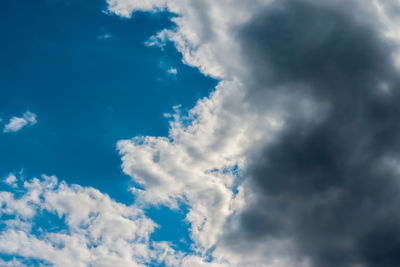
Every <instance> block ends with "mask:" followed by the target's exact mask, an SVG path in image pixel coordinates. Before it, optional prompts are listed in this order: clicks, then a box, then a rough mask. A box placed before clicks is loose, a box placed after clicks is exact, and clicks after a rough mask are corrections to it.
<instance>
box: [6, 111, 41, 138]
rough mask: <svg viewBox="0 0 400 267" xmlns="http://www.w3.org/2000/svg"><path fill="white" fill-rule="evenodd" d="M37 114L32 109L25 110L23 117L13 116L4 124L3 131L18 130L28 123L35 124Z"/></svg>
mask: <svg viewBox="0 0 400 267" xmlns="http://www.w3.org/2000/svg"><path fill="white" fill-rule="evenodd" d="M36 118H37V115H36V114H35V113H32V112H30V111H27V112H25V113H24V114H23V115H22V117H15V116H14V117H12V118H11V119H10V121H9V122H8V123H7V124H6V125H5V126H4V129H3V132H5V133H9V132H18V131H19V130H21V129H22V128H24V127H25V126H28V125H35V124H36V123H37V119H36Z"/></svg>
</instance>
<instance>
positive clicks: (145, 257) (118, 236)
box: [0, 175, 203, 267]
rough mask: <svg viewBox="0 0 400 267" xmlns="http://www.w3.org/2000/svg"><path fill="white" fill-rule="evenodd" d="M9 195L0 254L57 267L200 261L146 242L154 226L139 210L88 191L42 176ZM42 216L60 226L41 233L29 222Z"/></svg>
mask: <svg viewBox="0 0 400 267" xmlns="http://www.w3.org/2000/svg"><path fill="white" fill-rule="evenodd" d="M15 192H18V194H15V193H12V192H0V206H1V210H0V215H1V216H2V215H4V214H7V215H8V216H7V217H6V218H5V217H3V218H2V224H3V225H4V226H5V227H3V228H2V230H0V253H3V254H8V255H15V256H19V257H22V258H25V259H35V260H40V261H44V262H45V263H49V264H52V265H54V266H63V267H67V266H121V267H123V266H147V265H148V264H149V263H151V262H159V263H165V264H166V266H186V263H185V262H191V261H193V260H196V261H198V262H202V261H203V260H202V259H201V257H198V256H194V255H192V256H190V257H189V258H187V259H186V256H185V255H184V254H183V253H179V252H176V251H175V250H174V249H172V248H171V246H170V245H169V244H168V243H166V242H153V241H151V240H150V234H151V233H152V232H153V231H154V229H155V227H156V224H155V223H154V222H153V221H152V220H150V219H149V218H147V217H146V216H145V215H144V213H143V211H142V210H141V209H140V208H138V207H136V206H126V205H123V204H120V203H117V202H115V201H114V200H112V199H110V197H108V196H107V195H105V194H102V193H101V192H99V191H97V190H95V189H93V188H88V187H86V188H85V187H80V186H78V185H71V186H69V185H67V184H66V183H65V182H58V180H57V178H56V177H54V176H46V175H43V177H42V178H41V179H37V178H34V179H32V180H30V181H25V182H24V184H23V187H21V188H17V189H16V191H15ZM21 192H23V193H22V194H21ZM43 212H47V213H49V214H50V216H49V215H46V216H47V217H46V218H48V219H51V216H54V217H58V218H60V219H62V221H63V223H64V224H65V225H64V226H62V227H61V228H57V227H56V225H54V226H55V228H54V229H41V228H40V226H41V225H40V224H39V225H36V223H35V219H36V218H37V217H38V216H42V215H41V214H42V213H43ZM33 230H35V232H34V231H33ZM38 233H39V234H38ZM15 263H16V262H15ZM4 264H11V262H9V263H4ZM16 264H17V263H16ZM5 266H7V265H5Z"/></svg>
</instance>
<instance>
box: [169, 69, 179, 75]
mask: <svg viewBox="0 0 400 267" xmlns="http://www.w3.org/2000/svg"><path fill="white" fill-rule="evenodd" d="M167 73H168V74H171V75H177V74H178V70H177V69H176V68H169V69H168V70H167Z"/></svg>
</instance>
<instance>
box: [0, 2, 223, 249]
mask: <svg viewBox="0 0 400 267" xmlns="http://www.w3.org/2000/svg"><path fill="white" fill-rule="evenodd" d="M0 6H1V7H0V10H1V16H0V27H1V32H2V40H3V41H2V42H1V43H0V58H1V59H2V60H1V62H0V72H1V75H0V88H1V98H0V106H1V111H0V115H1V116H0V117H1V118H2V119H3V125H4V124H5V122H6V121H7V120H8V119H9V118H10V117H12V116H21V115H22V114H23V113H24V112H26V111H27V110H29V111H31V112H34V113H35V114H37V116H38V123H37V124H36V125H34V126H32V127H26V128H24V129H22V130H20V131H18V132H14V133H1V134H0V135H1V138H0V150H1V153H2V155H3V156H2V157H1V158H2V160H1V161H0V174H1V176H2V177H6V176H7V175H8V173H10V172H13V173H19V172H20V171H21V170H22V171H23V175H24V176H25V177H32V176H39V175H40V174H42V173H46V174H56V175H57V176H58V177H59V178H60V179H63V180H65V181H66V182H68V183H78V184H80V185H82V186H91V187H95V188H97V189H99V190H100V191H102V192H104V193H107V194H109V195H110V196H111V197H112V198H113V199H115V200H117V201H120V202H123V203H126V204H131V203H132V201H133V195H132V194H131V193H130V192H129V191H128V189H129V185H130V184H131V180H130V178H129V177H128V176H126V175H124V174H123V173H122V171H121V167H120V165H121V160H120V157H119V156H118V153H117V151H116V142H117V141H118V140H120V139H129V138H132V137H134V136H140V135H154V136H158V135H166V134H167V133H168V119H167V118H165V117H164V115H163V114H164V113H171V112H172V111H173V110H172V107H173V106H175V105H182V106H183V110H185V108H186V107H191V106H193V105H194V104H195V102H196V100H197V99H199V98H200V97H203V96H205V95H207V94H208V93H209V92H210V91H211V90H212V89H213V88H214V86H215V84H216V82H215V80H213V79H211V78H207V77H205V76H204V75H202V74H200V72H199V71H198V70H197V69H195V68H192V67H189V66H187V65H184V64H183V63H182V62H181V61H182V59H181V55H180V54H179V53H178V52H177V51H176V49H175V48H174V47H173V45H171V44H169V45H167V46H166V47H165V48H164V49H162V50H161V49H159V48H154V47H147V46H145V45H144V43H145V42H146V41H147V40H148V38H149V37H150V36H151V35H153V34H155V33H156V32H157V31H159V30H161V29H162V28H170V27H173V26H174V25H173V24H172V23H171V22H170V20H169V18H170V17H171V16H173V15H172V14H171V13H168V12H162V13H155V14H149V13H137V14H135V17H134V18H132V19H125V18H120V17H119V16H116V15H113V14H110V13H107V12H106V3H105V2H104V1H97V0H90V1H56V0H54V1H53V0H45V1H28V0H26V1H25V0H24V1H19V0H18V1H14V0H6V1H1V3H0ZM171 68H173V69H176V70H177V73H176V74H173V73H172V74H170V73H168V70H169V69H171ZM2 187H3V188H4V185H2ZM149 213H150V215H151V216H152V217H154V218H155V219H156V220H157V221H158V222H159V223H160V224H162V221H163V220H164V219H163V218H164V217H167V218H168V219H167V218H166V220H167V221H166V222H167V223H169V224H170V225H171V227H173V229H179V225H180V223H183V222H181V221H180V219H182V218H183V217H182V214H180V213H178V214H177V215H174V213H172V212H168V209H160V210H157V209H156V210H153V211H149ZM163 214H164V215H163ZM167 215H168V216H167ZM171 216H172V217H171ZM175 218H176V219H175ZM169 233H170V232H169ZM158 235H159V234H158ZM186 235H187V233H186ZM177 236H178V238H175V241H177V240H179V239H180V237H179V235H177ZM185 237H187V236H185ZM165 238H167V239H171V238H173V237H171V234H168V232H166V233H165ZM157 239H163V236H162V235H161V236H157Z"/></svg>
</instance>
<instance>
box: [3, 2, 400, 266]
mask: <svg viewBox="0 0 400 267" xmlns="http://www.w3.org/2000/svg"><path fill="white" fill-rule="evenodd" d="M108 4H109V11H110V12H114V13H115V14H117V15H120V16H123V17H130V16H131V15H132V13H133V12H135V11H152V12H153V11H159V10H162V9H166V10H168V11H170V12H172V13H175V14H177V16H174V17H173V18H172V20H173V21H174V22H175V24H176V27H174V28H173V29H164V30H162V31H161V32H159V33H157V34H156V35H155V36H154V37H152V38H151V39H150V40H149V42H148V44H149V45H161V46H162V45H163V44H164V43H165V42H168V41H171V42H173V43H174V44H175V46H176V48H177V49H178V50H179V51H180V52H181V53H182V55H183V60H184V62H185V63H187V64H189V65H191V66H195V67H198V68H199V69H200V70H201V71H202V73H204V74H205V75H211V76H213V77H216V78H218V79H220V82H219V84H218V86H217V87H216V89H215V91H214V92H212V93H211V95H210V96H209V97H206V98H203V99H200V100H199V101H198V103H197V104H196V105H195V106H194V107H193V108H192V109H191V110H190V111H189V112H188V114H183V113H182V112H181V111H180V109H179V108H178V107H177V108H175V113H174V114H172V115H171V118H172V119H171V122H170V131H169V135H168V136H166V137H151V136H145V137H136V138H133V139H131V140H120V141H119V142H118V150H119V152H120V154H121V157H122V167H123V171H124V172H125V173H126V174H128V175H130V176H131V177H132V179H134V180H135V182H137V183H138V184H139V185H140V186H141V187H140V188H132V192H133V193H134V194H135V196H136V199H137V202H136V203H135V205H133V206H126V205H123V204H120V203H117V202H115V201H113V200H111V199H110V198H109V197H108V196H107V195H105V194H102V193H100V192H99V191H97V190H95V189H93V188H86V187H80V186H77V185H71V186H70V185H67V184H66V183H64V182H61V183H59V182H58V181H57V179H56V178H55V177H48V176H44V177H43V178H42V179H33V180H31V181H26V182H24V185H23V188H17V189H16V190H23V193H22V194H21V193H20V192H19V193H17V191H16V192H0V202H1V207H2V214H5V215H7V216H9V217H7V218H10V219H6V220H4V224H5V227H4V228H2V230H1V232H0V252H2V253H5V254H10V255H18V256H19V257H22V258H36V259H39V260H42V261H45V262H49V263H51V264H54V265H56V266H88V265H89V266H90V265H96V266H102V264H103V265H104V266H111V265H113V266H148V265H150V266H151V265H156V264H161V263H163V264H165V265H167V266H196V267H197V266H207V267H209V266H216V267H221V266H229V267H233V266H261V267H264V266H265V267H321V266H326V267H331V266H343V267H354V266H357V267H393V266H397V265H399V264H400V258H399V257H398V255H400V237H399V236H400V214H399V211H398V206H399V204H400V197H399V196H400V194H399V193H400V188H399V178H400V177H399V175H400V168H399V153H398V151H399V144H400V143H399V132H400V131H399V130H400V129H398V128H399V123H398V120H399V115H400V114H399V113H400V108H399V107H398V105H397V102H398V101H397V100H398V99H399V85H400V84H399V80H398V78H397V77H398V72H399V69H398V67H397V64H398V61H397V55H398V48H397V47H398V43H397V41H398V40H399V36H400V35H398V31H397V30H396V29H395V28H394V25H396V22H397V21H398V15H397V14H395V13H394V12H393V11H392V10H394V9H395V8H399V6H398V4H396V2H395V1H390V0H381V1H378V0H368V1H365V0H363V1H352V2H349V1H344V0H335V1H329V2H328V1H316V0H315V1H314V0H279V1H278V0H276V1H272V0H254V1H251V3H250V2H248V1H242V0H221V1H213V0H204V1H187V0H168V1H166V0H151V1H137V0H108ZM33 115H34V114H33ZM19 119H25V121H26V123H25V124H24V125H23V126H25V125H27V124H28V123H29V120H28V119H27V118H25V117H24V118H19ZM11 120H12V119H11ZM11 120H10V122H11ZM34 121H35V122H36V120H34ZM31 123H32V120H31ZM14 124H15V125H17V124H18V123H14ZM23 126H21V127H20V128H22V127H23ZM20 128H19V129H20ZM13 184H16V185H18V184H20V183H18V181H13ZM181 203H185V204H186V205H188V207H189V212H188V214H187V217H186V220H187V221H188V222H189V223H190V226H191V229H190V231H191V238H192V240H193V242H194V244H193V246H192V249H193V251H194V252H193V253H192V254H185V253H182V252H179V251H175V250H174V248H173V247H172V246H171V245H170V244H168V243H166V242H154V241H152V240H151V238H150V234H151V233H152V231H153V230H154V228H155V227H156V225H155V223H154V222H152V221H151V220H150V219H149V218H147V217H146V216H145V215H144V212H143V210H142V207H145V206H149V205H154V206H157V205H166V206H168V207H170V208H172V209H178V208H179V205H180V204H181ZM77 206H79V207H80V208H79V209H76V208H75V207H77ZM43 212H48V213H50V214H52V215H54V216H58V218H60V219H61V220H62V222H63V224H64V225H63V227H61V228H56V229H55V230H53V231H50V230H43V229H42V230H38V229H37V228H36V226H35V218H38V217H40V215H41V214H42V213H43ZM38 255H39V256H38ZM14 261H17V260H14ZM5 264H9V265H10V264H12V263H5ZM21 264H23V262H21Z"/></svg>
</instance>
